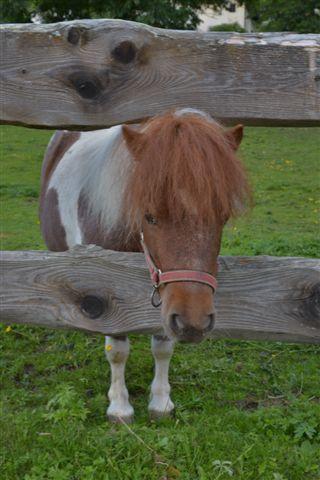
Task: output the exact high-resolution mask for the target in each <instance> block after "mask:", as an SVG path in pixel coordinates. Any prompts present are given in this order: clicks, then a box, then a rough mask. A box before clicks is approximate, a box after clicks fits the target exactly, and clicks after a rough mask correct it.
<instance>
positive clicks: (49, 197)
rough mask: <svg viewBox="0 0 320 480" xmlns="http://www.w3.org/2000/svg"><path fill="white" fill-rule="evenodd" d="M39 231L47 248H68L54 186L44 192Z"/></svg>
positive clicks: (58, 250) (62, 250)
mask: <svg viewBox="0 0 320 480" xmlns="http://www.w3.org/2000/svg"><path fill="white" fill-rule="evenodd" d="M40 223H41V232H42V235H43V238H44V241H45V242H46V245H47V247H48V248H49V250H52V251H53V252H64V251H65V250H68V245H67V240H66V231H65V229H64V227H63V225H62V223H61V219H60V213H59V202H58V194H57V191H56V190H55V189H54V188H50V190H49V191H48V192H47V193H46V195H45V197H44V200H43V204H42V208H41V211H40Z"/></svg>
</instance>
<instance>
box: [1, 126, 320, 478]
mask: <svg viewBox="0 0 320 480" xmlns="http://www.w3.org/2000/svg"><path fill="white" fill-rule="evenodd" d="M1 132H2V136H1V139H2V146H1V193H2V202H1V226H2V228H1V232H0V233H1V242H2V249H17V250H18V249H20V250H21V249H26V250H28V249H42V248H44V244H43V241H42V240H41V237H40V233H39V223H38V219H37V209H38V205H37V196H38V191H39V176H40V168H41V159H42V156H43V151H44V149H45V146H46V144H47V142H48V139H49V137H50V133H48V132H45V131H33V130H27V129H22V128H15V127H2V129H1ZM319 133H320V131H319V129H292V128H288V129H284V128H281V129H267V128H260V129H253V128H248V129H247V135H246V138H245V141H244V143H243V147H242V156H243V158H244V161H245V163H246V165H247V168H248V171H249V174H250V178H251V181H252V184H253V189H254V193H255V207H254V209H253V211H252V213H251V214H250V215H248V216H247V217H246V218H244V219H242V220H240V221H237V222H234V223H233V224H232V225H230V226H228V227H227V228H226V229H225V234H224V241H223V247H222V253H223V254H232V255H240V254H241V255H242V254H243V255H260V254H269V255H288V256H296V255H298V256H309V257H316V256H319V250H318V246H317V245H318V241H319V223H318V217H317V210H319V198H318V193H317V190H318V187H319V149H320V142H319ZM0 337H1V350H2V360H1V381H2V389H1V401H2V407H1V408H2V415H1V417H2V425H1V440H2V442H1V443H2V449H1V450H2V460H1V461H2V465H1V467H0V469H1V472H2V473H1V478H2V479H4V480H7V479H10V480H14V479H19V480H20V479H22V480H42V479H44V480H47V479H48V480H78V479H79V480H91V479H95V480H122V479H130V480H131V479H137V480H138V479H139V480H140V479H146V480H160V479H163V480H164V479H176V478H179V479H181V480H211V479H212V480H218V479H219V480H225V479H230V478H234V479H237V480H238V479H239V480H258V479H261V480H302V479H303V480H304V479H305V480H311V479H312V480H319V479H320V382H319V377H320V359H319V353H320V351H319V347H316V346H309V345H292V344H288V345H285V344H280V343H271V342H269V343H267V342H265V343H258V342H240V341H231V340H221V341H218V342H213V341H207V342H204V343H203V344H201V345H198V346H192V345H177V347H176V352H175V355H174V357H173V360H172V364H171V371H170V373H171V385H172V398H173V400H174V402H175V404H176V413H175V416H174V418H172V419H170V420H165V421H162V422H160V423H155V422H150V421H149V420H148V417H147V400H148V393H149V385H150V383H151V380H152V368H153V366H152V360H151V354H150V349H149V339H148V338H143V337H137V336H135V337H133V338H132V350H131V356H130V360H129V362H128V367H127V379H128V380H127V384H128V388H129V391H130V394H131V401H132V403H133V405H134V407H135V412H136V422H135V424H134V425H133V426H132V427H131V428H132V431H133V432H134V433H132V432H130V431H129V430H128V429H127V428H126V427H125V426H113V425H110V424H108V423H107V422H106V419H105V409H106V406H107V400H106V391H107V388H108V375H109V367H108V364H107V362H106V360H105V358H104V349H103V338H102V337H100V336H93V335H92V336H87V335H85V334H82V333H79V332H69V333H65V332H59V331H50V330H45V329H41V328H31V327H25V326H18V325H17V326H13V327H12V329H11V330H10V329H9V331H8V329H6V327H5V326H2V329H1V332H0Z"/></svg>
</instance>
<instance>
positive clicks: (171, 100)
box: [0, 20, 320, 130]
mask: <svg viewBox="0 0 320 480" xmlns="http://www.w3.org/2000/svg"><path fill="white" fill-rule="evenodd" d="M1 54H2V66H1V72H0V88H1V93H2V94H1V108H0V112H1V113H0V120H1V122H2V123H8V124H16V125H26V126H32V127H42V128H68V129H78V130H80V129H96V128H102V127H107V126H111V125H115V124H119V123H124V122H128V123H130V122H137V121H139V120H141V119H144V118H147V117H150V116H153V115H155V114H160V113H161V112H163V111H165V110H168V109H170V108H173V107H186V106H188V107H194V108H199V109H202V110H205V111H207V112H208V113H210V114H211V115H212V116H213V117H214V118H216V119H218V120H220V121H222V122H223V123H225V124H234V123H236V122H241V123H244V124H247V125H297V126H299V125H306V126H307V125H319V124H320V35H315V34H310V35H297V34H287V33H280V34H269V33H266V34H238V33H214V32H211V33H199V32H191V31H173V30H163V29H158V28H152V27H149V26H146V25H142V24H139V23H134V22H126V21H121V20H86V21H82V20H81V21H80V20H78V21H73V22H64V23H58V24H49V25H34V24H25V25H2V26H1Z"/></svg>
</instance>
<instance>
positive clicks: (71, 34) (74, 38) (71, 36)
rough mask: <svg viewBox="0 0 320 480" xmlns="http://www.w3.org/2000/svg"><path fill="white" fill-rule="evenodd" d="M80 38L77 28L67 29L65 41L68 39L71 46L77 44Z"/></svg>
mask: <svg viewBox="0 0 320 480" xmlns="http://www.w3.org/2000/svg"><path fill="white" fill-rule="evenodd" d="M80 36H81V34H80V32H79V29H78V28H75V27H71V28H69V30H68V36H67V39H68V42H70V43H72V45H76V44H77V43H78V42H79V40H80Z"/></svg>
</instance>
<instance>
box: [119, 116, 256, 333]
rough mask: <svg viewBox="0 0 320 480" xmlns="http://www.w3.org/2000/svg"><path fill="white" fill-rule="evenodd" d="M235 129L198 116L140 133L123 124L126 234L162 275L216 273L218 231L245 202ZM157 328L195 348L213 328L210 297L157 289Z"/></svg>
mask: <svg viewBox="0 0 320 480" xmlns="http://www.w3.org/2000/svg"><path fill="white" fill-rule="evenodd" d="M242 130H243V129H242V126H241V125H239V126H237V127H235V128H233V129H231V130H228V131H224V130H223V128H222V127H221V126H220V125H218V124H217V123H216V122H214V121H213V120H212V119H211V118H210V117H208V116H206V115H205V114H203V113H202V112H193V111H191V112H190V111H188V110H185V111H180V112H179V111H177V112H171V113H167V114H165V115H163V116H159V117H155V118H153V119H152V120H150V121H149V122H147V123H146V124H144V125H143V126H142V128H141V129H140V130H135V129H133V128H132V127H128V126H123V135H124V138H125V141H126V144H127V147H128V149H129V151H130V152H131V154H132V157H133V159H134V161H133V164H132V170H131V173H130V176H129V180H128V184H127V187H126V192H125V201H124V212H125V215H126V218H127V222H128V228H129V230H130V231H131V232H132V233H135V232H137V231H140V232H143V235H144V242H145V245H146V246H147V248H148V250H149V252H150V256H151V257H152V260H153V262H154V264H155V265H156V266H157V267H158V268H159V269H160V270H161V271H162V272H167V271H170V272H172V271H176V270H187V271H196V272H206V273H209V274H210V275H211V276H216V274H217V257H218V254H219V250H220V243H221V236H222V230H223V226H224V225H225V223H226V222H227V220H228V219H229V218H230V217H231V216H235V215H236V214H237V213H239V212H240V211H241V210H243V208H244V205H245V204H246V201H247V200H248V196H249V188H248V184H247V181H246V176H245V172H244V169H243V167H242V165H241V163H240V161H239V159H238V158H237V156H236V150H237V148H238V146H239V144H240V142H241V139H242V133H243V132H242ZM159 295H160V296H161V300H162V317H163V320H164V329H165V331H166V333H167V335H168V336H169V337H171V338H173V337H174V338H176V339H178V340H182V341H192V342H197V341H200V340H202V339H203V338H205V337H206V336H207V335H208V334H209V333H210V331H211V330H212V329H213V327H214V321H215V308H214V291H213V288H212V287H211V286H209V285H208V284H205V283H199V282H197V281H178V282H170V283H167V284H164V285H161V286H160V288H159Z"/></svg>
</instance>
